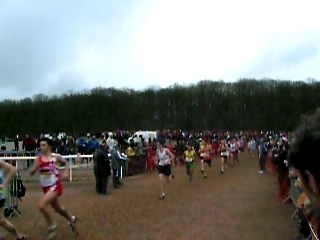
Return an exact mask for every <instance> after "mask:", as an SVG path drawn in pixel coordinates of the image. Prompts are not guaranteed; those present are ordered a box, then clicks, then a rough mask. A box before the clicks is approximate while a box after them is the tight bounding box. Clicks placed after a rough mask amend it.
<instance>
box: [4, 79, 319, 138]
mask: <svg viewBox="0 0 320 240" xmlns="http://www.w3.org/2000/svg"><path fill="white" fill-rule="evenodd" d="M319 105H320V82H318V81H312V82H308V83H306V82H292V81H275V80H259V81H257V80H240V81H238V82H235V83H225V82H213V81H202V82H200V83H198V84H196V85H191V86H179V85H174V86H172V87H169V88H166V89H160V90H152V89H148V90H144V91H134V90H130V89H121V90H120V89H114V88H107V89H105V88H95V89H92V90H91V91H87V92H82V93H76V94H74V93H72V94H66V95H62V96H45V95H42V94H39V95H36V96H34V97H33V98H32V99H31V98H26V99H23V100H19V101H12V100H6V101H3V102H1V103H0V135H6V136H13V135H14V134H16V133H26V132H27V133H31V134H39V133H41V132H60V131H66V132H68V133H73V134H81V133H83V132H86V131H92V132H95V131H97V132H99V131H101V130H115V129H130V130H135V129H194V130H198V129H219V130H222V129H231V130H239V129H273V130H291V129H292V128H293V127H294V126H296V124H297V122H298V121H299V120H300V117H301V114H304V113H307V112H310V111H313V110H314V109H315V108H317V107H318V106H319Z"/></svg>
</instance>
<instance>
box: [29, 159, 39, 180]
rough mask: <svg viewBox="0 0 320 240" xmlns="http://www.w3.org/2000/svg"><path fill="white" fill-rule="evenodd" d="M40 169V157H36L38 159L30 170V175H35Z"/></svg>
mask: <svg viewBox="0 0 320 240" xmlns="http://www.w3.org/2000/svg"><path fill="white" fill-rule="evenodd" d="M38 169H39V157H37V158H36V160H35V161H34V164H33V166H32V168H31V170H30V175H31V176H32V175H34V174H35V173H36V172H37V171H38Z"/></svg>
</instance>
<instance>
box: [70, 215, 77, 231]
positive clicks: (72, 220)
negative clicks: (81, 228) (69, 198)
mask: <svg viewBox="0 0 320 240" xmlns="http://www.w3.org/2000/svg"><path fill="white" fill-rule="evenodd" d="M77 220H78V219H77V217H76V216H71V221H70V222H69V226H70V227H71V230H72V232H76V223H77Z"/></svg>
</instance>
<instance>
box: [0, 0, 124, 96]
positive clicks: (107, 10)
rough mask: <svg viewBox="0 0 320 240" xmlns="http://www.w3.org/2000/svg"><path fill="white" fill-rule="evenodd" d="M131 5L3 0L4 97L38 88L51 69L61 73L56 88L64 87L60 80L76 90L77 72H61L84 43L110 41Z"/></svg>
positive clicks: (0, 61) (0, 63)
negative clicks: (74, 78) (74, 83)
mask: <svg viewBox="0 0 320 240" xmlns="http://www.w3.org/2000/svg"><path fill="white" fill-rule="evenodd" d="M126 2H127V3H130V1H129V2H128V1H126ZM129 6H130V4H127V5H126V6H124V4H122V3H119V1H76V0H70V1H64V0H57V1H40V0H30V1H18V0H12V1H11V0H10V1H1V3H0V84H1V86H2V87H1V88H2V90H1V91H0V94H1V95H0V99H1V98H3V97H6V96H7V95H8V94H9V93H10V94H13V95H12V97H15V98H16V97H19V96H25V95H28V96H29V95H32V94H35V93H38V92H39V91H40V90H41V89H42V85H45V84H46V81H47V78H48V76H49V75H52V74H53V75H56V76H58V77H57V79H56V80H55V83H52V84H53V89H52V91H55V89H57V90H60V88H59V87H55V86H60V84H59V83H60V81H62V80H61V79H64V80H63V81H64V82H66V81H67V82H69V83H70V86H68V87H69V88H73V87H74V88H76V89H77V85H73V84H71V82H73V76H71V75H72V74H71V75H70V74H62V76H60V74H59V72H61V71H62V69H65V68H66V67H67V68H68V67H70V66H71V67H72V65H73V63H74V61H75V60H76V59H77V57H78V56H79V54H81V52H79V49H81V47H83V46H86V45H87V44H92V43H94V42H99V43H103V44H108V41H110V39H111V36H112V34H114V32H115V31H117V29H118V28H120V27H121V26H120V25H121V17H119V16H118V15H120V16H121V15H125V13H126V12H127V11H128V10H129ZM112 21H115V22H116V23H117V24H115V23H113V24H111V22H112ZM110 26H111V27H110ZM74 71H76V70H74ZM74 74H75V75H77V74H79V73H74ZM68 77H71V79H70V80H67V78H68ZM78 77H79V78H80V77H81V76H79V75H78ZM50 84H51V83H50ZM82 85H84V87H85V84H84V83H82V84H80V86H82Z"/></svg>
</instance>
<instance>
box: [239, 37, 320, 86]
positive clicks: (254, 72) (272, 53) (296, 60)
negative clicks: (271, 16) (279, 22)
mask: <svg viewBox="0 0 320 240" xmlns="http://www.w3.org/2000/svg"><path fill="white" fill-rule="evenodd" d="M319 52H320V31H319V32H309V33H307V34H305V35H303V36H291V35H279V36H274V38H273V39H272V40H271V41H269V42H267V45H266V46H265V48H264V50H263V51H262V52H261V53H260V54H258V55H257V57H256V58H255V59H254V62H251V63H250V64H251V65H250V66H247V67H246V70H244V71H243V76H258V77H272V75H277V73H283V72H286V71H288V72H289V71H290V72H293V71H294V69H295V68H297V67H298V66H301V65H303V64H305V63H306V62H309V61H313V59H314V58H316V57H318V56H319ZM306 70H307V69H306ZM290 77H291V76H290ZM314 77H316V76H314ZM292 80H297V79H292Z"/></svg>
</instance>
